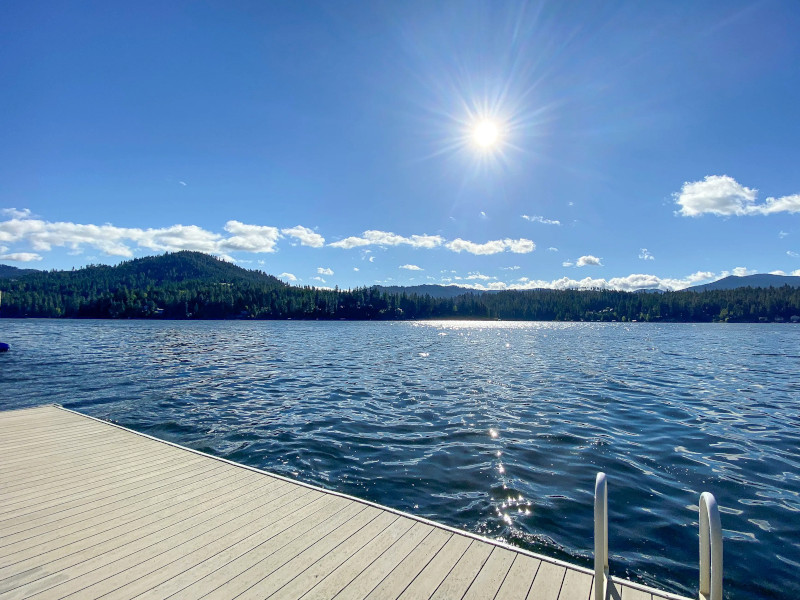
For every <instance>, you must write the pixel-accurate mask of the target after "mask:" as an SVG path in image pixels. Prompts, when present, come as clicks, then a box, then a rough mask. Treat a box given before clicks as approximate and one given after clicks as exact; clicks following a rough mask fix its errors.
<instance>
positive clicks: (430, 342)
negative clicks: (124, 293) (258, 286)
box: [0, 319, 800, 599]
mask: <svg viewBox="0 0 800 600" xmlns="http://www.w3.org/2000/svg"><path fill="white" fill-rule="evenodd" d="M0 341H5V342H8V343H10V344H11V347H12V349H11V351H10V352H8V353H6V354H0V409H10V408H19V407H25V406H33V405H37V404H43V403H51V402H57V403H60V404H63V405H64V406H65V407H68V408H72V409H74V410H77V411H80V412H83V413H86V414H89V415H93V416H96V417H100V418H102V419H108V420H111V421H114V422H116V423H120V424H122V425H124V426H126V427H130V428H133V429H136V430H138V431H143V432H146V433H149V434H151V435H154V436H157V437H160V438H164V439H168V440H171V441H174V442H177V443H179V444H183V445H186V446H189V447H192V448H196V449H199V450H203V451H205V452H209V453H212V454H216V455H219V456H223V457H226V458H229V459H231V460H235V461H238V462H242V463H245V464H248V465H252V466H255V467H259V468H262V469H266V470H269V471H273V472H277V473H281V474H284V475H289V476H292V477H295V478H298V479H301V480H303V481H307V482H311V483H314V484H318V485H321V486H323V487H326V488H329V489H335V490H338V491H341V492H345V493H348V494H352V495H355V496H359V497H362V498H367V499H369V500H373V501H375V502H379V503H381V504H385V505H389V506H393V507H395V508H398V509H401V510H404V511H409V512H412V513H414V514H417V515H421V516H425V517H428V518H431V519H434V520H437V521H440V522H443V523H446V524H448V525H452V526H456V527H459V528H463V529H467V530H469V531H473V532H476V533H479V534H483V535H486V536H490V537H499V538H503V539H505V540H507V541H509V542H510V543H512V544H515V545H518V546H521V547H524V548H528V549H531V550H534V551H537V552H541V553H544V554H547V555H550V556H555V557H558V558H562V559H566V560H570V561H573V562H578V563H580V564H583V565H585V566H591V564H592V563H591V552H592V547H593V545H592V544H593V543H592V535H593V525H592V519H593V512H592V502H593V492H594V478H595V474H596V472H597V471H598V470H603V471H605V472H606V473H607V474H608V478H609V511H610V514H609V538H610V541H609V545H610V564H611V571H612V574H618V575H622V576H627V577H629V578H632V579H635V580H638V581H643V582H645V583H648V584H652V585H655V586H657V587H661V588H666V589H668V590H670V591H674V592H678V593H682V594H685V595H690V596H694V595H696V592H697V577H698V567H697V553H698V549H697V547H698V541H697V540H698V536H697V515H698V513H697V502H698V497H699V494H700V492H702V491H710V492H712V493H713V494H714V495H715V496H716V498H717V501H718V502H719V504H720V506H721V509H722V525H723V529H724V540H725V588H726V594H725V596H726V598H734V599H744V598H787V599H789V598H798V597H800V578H798V572H799V571H798V569H800V449H799V448H800V376H799V374H800V327H798V326H792V325H722V324H701V325H694V324H646V323H633V324H623V323H609V324H596V323H519V322H441V321H440V322H410V323H409V322H406V323H363V322H299V321H281V322H242V321H234V322H231V321H225V322H218V321H215V322H209V321H205V322H175V321H171V322H164V321H57V320H26V321H22V320H10V319H6V320H0Z"/></svg>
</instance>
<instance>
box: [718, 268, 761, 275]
mask: <svg viewBox="0 0 800 600" xmlns="http://www.w3.org/2000/svg"><path fill="white" fill-rule="evenodd" d="M731 273H733V274H734V275H736V277H745V276H746V275H754V274H755V273H756V271H755V270H753V269H748V268H747V267H736V268H735V269H733V271H731ZM726 275H727V273H726ZM726 275H723V277H724V276H726Z"/></svg>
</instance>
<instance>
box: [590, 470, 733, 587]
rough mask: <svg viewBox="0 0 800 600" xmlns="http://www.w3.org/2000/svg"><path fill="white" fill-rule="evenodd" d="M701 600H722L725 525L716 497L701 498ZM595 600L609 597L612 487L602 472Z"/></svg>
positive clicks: (596, 504)
mask: <svg viewBox="0 0 800 600" xmlns="http://www.w3.org/2000/svg"><path fill="white" fill-rule="evenodd" d="M699 525H700V592H699V596H698V598H699V600H722V525H721V522H720V518H719V508H718V507H717V501H716V499H715V498H714V495H713V494H711V493H709V492H703V493H702V494H700V518H699ZM594 578H595V585H594V600H606V598H607V595H606V594H607V593H608V584H609V574H608V483H607V481H606V474H605V473H603V472H600V473H598V474H597V479H595V483H594Z"/></svg>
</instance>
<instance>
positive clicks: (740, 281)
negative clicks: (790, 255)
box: [688, 273, 800, 292]
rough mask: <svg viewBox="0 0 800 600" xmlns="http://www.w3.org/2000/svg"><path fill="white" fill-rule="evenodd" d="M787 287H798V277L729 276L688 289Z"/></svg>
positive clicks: (763, 274)
mask: <svg viewBox="0 0 800 600" xmlns="http://www.w3.org/2000/svg"><path fill="white" fill-rule="evenodd" d="M784 285H788V286H791V287H800V277H794V276H791V275H770V274H768V273H759V274H757V275H745V276H743V277H737V276H736V275H730V276H728V277H723V278H722V279H720V280H719V281H714V282H712V283H706V284H703V285H695V286H692V287H690V288H688V291H690V292H705V291H708V290H735V289H736V288H743V287H751V288H769V287H775V288H778V287H783V286H784Z"/></svg>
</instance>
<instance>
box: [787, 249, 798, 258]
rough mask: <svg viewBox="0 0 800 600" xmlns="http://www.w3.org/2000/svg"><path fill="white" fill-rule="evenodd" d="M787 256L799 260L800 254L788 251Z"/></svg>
mask: <svg viewBox="0 0 800 600" xmlns="http://www.w3.org/2000/svg"><path fill="white" fill-rule="evenodd" d="M786 255H787V256H791V257H792V258H797V257H798V256H800V254H798V253H797V252H795V251H794V250H787V251H786Z"/></svg>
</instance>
